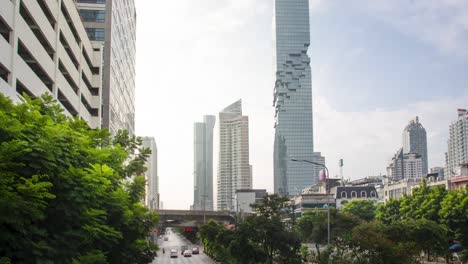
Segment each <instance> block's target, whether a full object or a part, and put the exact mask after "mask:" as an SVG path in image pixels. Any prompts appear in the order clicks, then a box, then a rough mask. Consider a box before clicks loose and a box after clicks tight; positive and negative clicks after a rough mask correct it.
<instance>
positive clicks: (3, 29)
mask: <svg viewBox="0 0 468 264" xmlns="http://www.w3.org/2000/svg"><path fill="white" fill-rule="evenodd" d="M10 32H11V29H10V27H9V26H8V25H7V23H5V22H4V21H3V20H2V18H1V17H0V35H2V36H3V38H4V39H5V40H6V41H7V42H10Z"/></svg>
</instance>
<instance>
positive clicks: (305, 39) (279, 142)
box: [273, 0, 325, 195]
mask: <svg viewBox="0 0 468 264" xmlns="http://www.w3.org/2000/svg"><path fill="white" fill-rule="evenodd" d="M275 22H276V24H275V26H276V82H275V88H274V100H273V105H274V107H275V145H274V192H275V193H277V194H280V195H295V194H297V193H299V192H300V191H301V190H302V189H304V188H306V187H307V186H310V185H313V184H315V183H317V182H318V181H319V172H320V170H321V169H322V167H321V166H318V165H313V164H310V163H309V164H306V163H300V162H293V161H291V159H292V158H294V159H298V160H309V161H314V162H318V163H321V164H324V163H325V159H324V157H322V156H321V155H320V153H318V152H314V143H313V118H312V78H311V69H310V58H309V56H308V55H307V50H308V48H309V45H310V26H309V1H308V0H275Z"/></svg>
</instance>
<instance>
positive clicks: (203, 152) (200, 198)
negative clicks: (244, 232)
mask: <svg viewBox="0 0 468 264" xmlns="http://www.w3.org/2000/svg"><path fill="white" fill-rule="evenodd" d="M215 121H216V117H215V116H211V115H208V116H205V117H204V122H200V123H195V124H194V128H193V129H194V131H193V134H194V135H193V145H194V146H193V167H194V175H193V176H194V186H193V206H192V209H193V210H204V211H213V129H214V126H215Z"/></svg>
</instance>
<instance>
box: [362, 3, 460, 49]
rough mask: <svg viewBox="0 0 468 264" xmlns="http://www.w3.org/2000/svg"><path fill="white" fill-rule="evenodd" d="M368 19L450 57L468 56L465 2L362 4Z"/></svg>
mask: <svg viewBox="0 0 468 264" xmlns="http://www.w3.org/2000/svg"><path fill="white" fill-rule="evenodd" d="M361 5H362V6H363V8H365V9H367V10H368V12H369V15H371V16H373V17H375V18H377V19H379V20H382V21H384V22H386V23H388V24H390V25H391V26H393V27H394V28H396V29H397V30H399V31H401V32H403V33H405V34H408V35H413V36H416V37H418V38H419V39H421V40H422V41H423V42H425V43H427V44H429V45H433V46H435V47H436V48H438V49H439V50H440V51H442V52H444V53H447V54H451V55H462V56H468V1H466V0H437V1H424V0H422V1H414V0H392V1H387V0H378V1H373V0H362V1H361Z"/></svg>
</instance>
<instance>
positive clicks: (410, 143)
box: [402, 117, 428, 175]
mask: <svg viewBox="0 0 468 264" xmlns="http://www.w3.org/2000/svg"><path fill="white" fill-rule="evenodd" d="M402 138H403V152H404V153H416V154H418V155H420V156H421V159H422V162H423V166H422V174H423V175H426V174H427V172H428V164H427V163H428V162H427V136H426V129H424V127H423V126H422V125H421V123H419V118H418V117H416V118H415V119H413V120H411V121H410V122H409V124H408V125H407V126H406V127H405V129H404V130H403V136H402Z"/></svg>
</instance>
